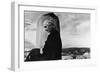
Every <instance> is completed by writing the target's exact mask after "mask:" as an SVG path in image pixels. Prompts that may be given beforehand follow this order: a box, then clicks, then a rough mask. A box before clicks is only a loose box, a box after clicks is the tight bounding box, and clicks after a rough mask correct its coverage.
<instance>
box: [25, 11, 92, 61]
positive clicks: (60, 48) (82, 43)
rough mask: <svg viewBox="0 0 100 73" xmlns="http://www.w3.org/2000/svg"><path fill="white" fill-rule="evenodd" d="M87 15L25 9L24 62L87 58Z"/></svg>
mask: <svg viewBox="0 0 100 73" xmlns="http://www.w3.org/2000/svg"><path fill="white" fill-rule="evenodd" d="M90 16H91V15H90V13H78V12H77V13H75V12H49V11H33V10H24V62H30V61H51V60H75V59H77V60H78V59H90V58H91V47H90V43H91V39H90V37H91V36H90V33H91V29H90V26H91V23H90V21H91V17H90Z"/></svg>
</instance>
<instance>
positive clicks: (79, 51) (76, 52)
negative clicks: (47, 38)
mask: <svg viewBox="0 0 100 73" xmlns="http://www.w3.org/2000/svg"><path fill="white" fill-rule="evenodd" d="M89 58H90V48H87V47H71V48H63V49H62V59H63V60H68V59H89Z"/></svg>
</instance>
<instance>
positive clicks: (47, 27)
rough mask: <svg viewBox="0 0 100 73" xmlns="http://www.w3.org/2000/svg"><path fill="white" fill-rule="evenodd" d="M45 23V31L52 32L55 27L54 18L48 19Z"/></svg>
mask: <svg viewBox="0 0 100 73" xmlns="http://www.w3.org/2000/svg"><path fill="white" fill-rule="evenodd" d="M43 25H44V28H45V31H47V32H51V30H52V29H53V28H54V24H53V22H52V20H48V19H46V20H45V21H44V22H43Z"/></svg>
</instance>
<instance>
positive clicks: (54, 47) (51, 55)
mask: <svg viewBox="0 0 100 73" xmlns="http://www.w3.org/2000/svg"><path fill="white" fill-rule="evenodd" d="M61 51H62V43H61V38H60V33H59V32H58V31H56V30H52V32H50V34H49V35H48V38H47V41H46V42H45V45H44V48H43V56H44V57H45V59H46V60H58V59H61Z"/></svg>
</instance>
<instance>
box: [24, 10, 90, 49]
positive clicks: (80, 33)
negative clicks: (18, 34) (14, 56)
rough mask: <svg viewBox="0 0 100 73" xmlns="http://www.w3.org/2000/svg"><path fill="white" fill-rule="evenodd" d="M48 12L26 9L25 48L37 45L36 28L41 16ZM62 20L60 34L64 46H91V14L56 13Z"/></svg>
mask: <svg viewBox="0 0 100 73" xmlns="http://www.w3.org/2000/svg"><path fill="white" fill-rule="evenodd" d="M46 13H48V12H36V11H25V12H24V16H25V19H24V28H25V41H24V42H25V48H34V47H35V45H36V37H37V36H36V30H37V28H38V27H37V23H38V20H39V18H40V17H41V16H42V15H43V14H46ZM55 14H56V15H57V16H58V17H59V21H60V30H61V32H60V34H61V40H62V45H63V48H69V47H90V14H88V13H68V12H66V13H59V12H56V13H55Z"/></svg>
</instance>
